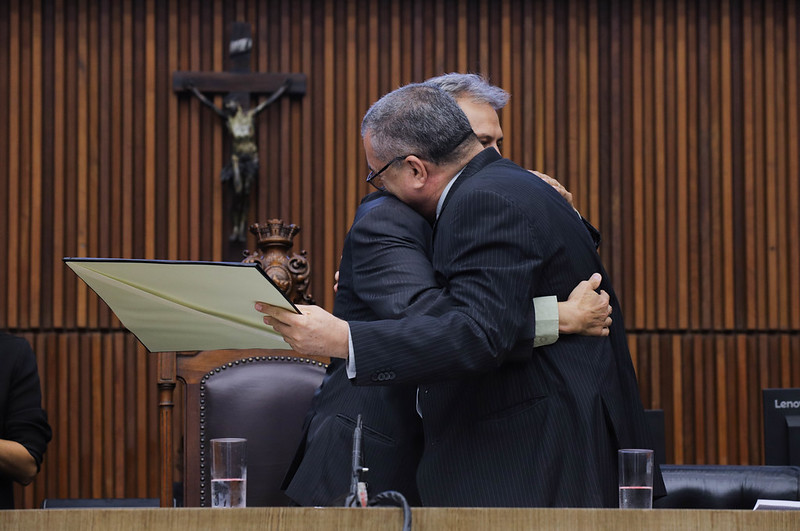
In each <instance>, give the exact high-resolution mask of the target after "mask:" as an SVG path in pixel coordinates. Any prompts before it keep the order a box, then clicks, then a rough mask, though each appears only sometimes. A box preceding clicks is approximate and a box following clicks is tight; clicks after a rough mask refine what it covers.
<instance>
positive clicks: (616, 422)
mask: <svg viewBox="0 0 800 531" xmlns="http://www.w3.org/2000/svg"><path fill="white" fill-rule="evenodd" d="M433 265H434V268H435V270H436V272H437V275H438V278H437V281H438V282H439V283H440V285H442V286H444V288H445V293H446V295H447V297H446V298H442V299H440V300H439V301H438V302H437V304H435V305H433V306H431V307H430V308H429V309H428V311H427V314H426V315H422V316H411V317H408V318H405V319H400V320H394V321H377V322H370V323H367V322H356V321H350V330H351V336H352V340H353V345H354V351H355V359H356V367H357V377H356V381H357V383H359V384H362V385H363V384H366V385H369V384H381V383H384V384H385V383H387V382H391V383H408V382H415V383H419V384H421V386H420V395H419V403H420V407H421V410H422V415H423V425H424V432H425V450H424V452H423V457H422V460H421V462H420V466H419V470H418V474H417V480H418V488H419V491H420V495H421V497H422V502H423V504H425V505H433V506H600V507H602V506H605V507H615V506H616V505H617V469H616V467H617V461H616V451H617V449H618V448H631V447H652V446H651V443H650V440H649V433H648V431H647V426H646V424H645V420H644V411H643V408H642V404H641V401H640V399H639V393H638V386H637V383H636V376H635V374H634V370H633V365H632V362H631V359H630V354H629V352H628V349H627V343H626V339H625V330H624V325H623V320H622V314H621V311H620V307H619V302H618V301H617V299H616V297H615V295H614V291H613V289H612V288H611V285H610V284H609V281H608V275H607V274H606V272H605V271H604V269H603V267H602V264H601V263H600V260H599V257H598V255H597V253H596V251H595V248H594V243H593V241H592V239H591V238H590V237H589V235H588V234H587V232H586V230H585V228H584V227H583V225H582V223H581V220H580V219H579V218H578V217H577V216H576V215H575V213H574V211H573V210H572V209H571V208H570V207H569V205H568V204H567V203H566V202H565V201H563V199H562V198H560V196H558V194H557V193H556V192H555V191H554V190H553V189H552V188H551V187H550V186H549V185H547V184H546V183H544V182H543V181H541V180H540V179H532V178H530V174H529V173H528V172H527V171H525V170H522V169H521V168H519V167H518V166H516V165H515V164H513V163H511V162H510V161H508V160H505V159H502V158H500V156H499V155H498V154H497V152H496V151H494V150H493V149H487V150H485V151H483V152H482V153H481V154H479V155H478V156H476V157H475V158H474V159H473V160H472V161H471V162H470V163H469V164H468V165H467V166H466V167H465V168H464V171H463V172H462V174H461V176H460V177H459V178H458V180H457V181H456V182H455V184H454V185H453V187H452V188H451V190H450V192H449V194H448V196H447V198H446V200H445V203H444V206H443V209H442V211H441V214H440V216H439V218H438V220H437V223H436V225H435V226H434V234H433ZM595 271H599V272H601V274H602V275H603V284H602V285H601V288H602V289H605V290H606V291H607V292H609V294H610V295H611V304H612V305H613V307H614V322H613V325H612V328H611V334H610V336H608V337H605V338H600V337H586V336H563V337H561V338H560V339H559V341H558V342H556V343H555V344H553V345H550V346H547V347H543V348H538V349H536V350H535V351H532V349H531V346H532V341H531V337H532V336H533V333H532V332H533V331H532V330H530V329H529V325H526V323H531V322H533V319H532V316H531V315H530V313H529V312H530V310H529V308H530V306H531V305H530V301H531V299H532V298H533V297H536V296H540V295H545V294H556V295H557V296H558V298H559V300H566V299H567V297H568V295H569V293H570V291H571V290H572V288H573V287H574V286H575V285H576V284H577V283H578V282H580V281H581V280H583V279H586V278H588V277H589V276H590V275H591V274H592V273H593V272H595ZM662 490H663V483H662V481H661V478H660V474H659V475H657V478H656V492H660V491H662Z"/></svg>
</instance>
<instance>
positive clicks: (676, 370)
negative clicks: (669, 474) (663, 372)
mask: <svg viewBox="0 0 800 531" xmlns="http://www.w3.org/2000/svg"><path fill="white" fill-rule="evenodd" d="M684 337H685V336H684V335H683V334H680V335H679V334H675V335H673V336H672V338H671V344H670V347H671V348H670V352H671V360H670V361H671V363H672V367H671V377H672V381H671V382H670V385H669V386H668V391H669V393H670V394H671V400H670V401H669V402H666V401H665V403H664V424H665V426H664V430H665V432H666V435H665V436H666V438H667V448H666V451H667V459H671V460H669V461H668V462H670V463H683V462H684V452H683V448H684V430H683V422H682V419H683V411H684V410H685V408H686V405H687V400H685V398H686V395H685V392H684V377H683V370H684V361H685V360H686V358H687V357H689V356H684V349H683V343H684ZM670 413H671V414H670Z"/></svg>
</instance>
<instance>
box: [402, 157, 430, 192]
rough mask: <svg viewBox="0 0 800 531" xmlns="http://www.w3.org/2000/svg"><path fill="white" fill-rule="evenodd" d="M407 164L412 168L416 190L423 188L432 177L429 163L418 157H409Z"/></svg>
mask: <svg viewBox="0 0 800 531" xmlns="http://www.w3.org/2000/svg"><path fill="white" fill-rule="evenodd" d="M406 164H408V165H409V166H410V167H411V170H412V181H413V183H414V187H415V188H422V187H423V186H425V183H426V182H427V181H428V177H429V175H430V173H429V171H428V163H427V162H425V161H424V160H422V159H420V158H419V157H417V156H416V155H409V156H408V157H407V158H406Z"/></svg>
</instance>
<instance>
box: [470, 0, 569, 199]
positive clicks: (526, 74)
mask: <svg viewBox="0 0 800 531" xmlns="http://www.w3.org/2000/svg"><path fill="white" fill-rule="evenodd" d="M522 9H523V15H522V20H523V22H522V31H521V36H520V48H519V52H518V53H519V54H520V56H521V66H520V72H519V75H520V83H521V84H522V86H523V87H526V88H529V87H533V86H535V85H536V83H534V81H533V79H534V78H535V73H534V72H535V70H534V69H535V67H534V65H535V49H534V42H535V38H536V35H535V33H536V32H535V25H534V20H533V10H534V6H533V4H532V3H531V2H525V3H523V6H522ZM472 14H473V19H474V15H475V14H476V13H475V10H474V9H473V13H472ZM475 27H477V23H475ZM472 35H474V33H472V32H471V34H470V40H472ZM462 71H465V70H462ZM537 82H538V81H537ZM533 92H534V91H533V90H532V89H528V90H523V91H522V92H521V93H520V94H512V95H511V97H512V98H513V99H514V100H515V101H513V102H512V104H513V108H515V109H516V110H517V112H518V113H519V115H520V120H519V122H518V124H519V125H518V128H517V130H518V131H519V133H518V136H519V138H516V139H513V140H514V141H516V142H517V144H516V145H518V146H519V150H518V151H517V150H516V149H515V158H514V160H515V161H517V162H518V163H519V164H520V165H521V166H522V167H523V168H531V169H538V167H537V165H536V163H535V161H534V158H535V156H536V152H535V145H534V143H533V141H532V139H533V138H534V137H535V135H534V131H535V129H534V128H535V112H536V107H535V101H534V96H533ZM498 114H499V116H500V120H501V122H500V124H501V125H502V123H503V121H502V120H503V118H505V115H506V111H505V110H502V111H500V112H499V113H498ZM503 135H504V136H505V135H507V133H506V132H505V130H504V131H503ZM504 142H505V140H504ZM576 176H577V177H579V178H580V177H581V175H580V174H577V175H576ZM573 178H574V177H573ZM571 191H573V192H574V190H571ZM578 195H580V194H578Z"/></svg>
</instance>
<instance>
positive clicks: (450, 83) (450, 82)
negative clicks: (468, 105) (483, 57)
mask: <svg viewBox="0 0 800 531" xmlns="http://www.w3.org/2000/svg"><path fill="white" fill-rule="evenodd" d="M425 83H427V84H430V85H435V86H437V87H439V88H440V89H442V90H443V91H445V92H447V93H448V94H450V95H451V96H453V97H454V98H456V99H458V98H468V99H470V100H471V101H473V102H475V103H488V104H489V105H491V107H492V108H493V109H494V110H495V111H499V110H500V109H502V108H503V107H505V106H506V103H508V98H509V94H508V92H506V91H505V90H503V89H501V88H500V87H496V86H494V85H492V84H490V83H489V82H488V81H486V79H484V77H483V76H480V75H478V74H459V73H451V74H444V75H441V76H437V77H432V78H430V79H429V80H427V81H426V82H425Z"/></svg>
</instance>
